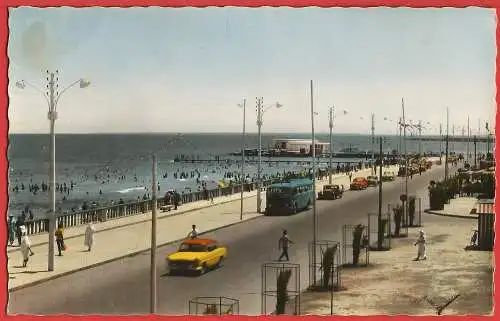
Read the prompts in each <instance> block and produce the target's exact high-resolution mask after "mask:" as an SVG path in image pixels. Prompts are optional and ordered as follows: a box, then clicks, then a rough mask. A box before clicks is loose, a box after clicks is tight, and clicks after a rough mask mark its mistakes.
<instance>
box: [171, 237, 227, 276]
mask: <svg viewBox="0 0 500 321" xmlns="http://www.w3.org/2000/svg"><path fill="white" fill-rule="evenodd" d="M226 257H227V248H225V247H223V246H220V245H218V244H217V242H216V241H215V240H211V239H193V240H184V241H183V242H182V244H181V245H180V246H179V249H178V250H177V252H175V253H172V254H170V255H169V256H168V257H167V264H168V272H169V273H170V274H172V273H173V272H197V273H199V274H200V275H202V274H205V273H206V272H207V271H208V270H210V269H214V268H218V267H220V266H221V264H222V261H223V260H224V259H225V258H226Z"/></svg>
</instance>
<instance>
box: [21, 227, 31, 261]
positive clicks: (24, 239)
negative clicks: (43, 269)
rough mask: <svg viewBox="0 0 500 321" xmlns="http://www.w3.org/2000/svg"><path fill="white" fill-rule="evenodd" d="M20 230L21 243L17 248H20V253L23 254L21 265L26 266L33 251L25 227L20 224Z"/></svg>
mask: <svg viewBox="0 0 500 321" xmlns="http://www.w3.org/2000/svg"><path fill="white" fill-rule="evenodd" d="M20 230H21V244H20V247H19V248H20V250H21V254H22V255H23V267H26V265H28V261H29V258H30V256H31V255H33V254H35V253H33V251H31V241H30V239H29V237H28V234H27V230H26V227H25V226H24V225H23V226H21V228H20Z"/></svg>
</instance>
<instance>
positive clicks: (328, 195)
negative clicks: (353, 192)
mask: <svg viewBox="0 0 500 321" xmlns="http://www.w3.org/2000/svg"><path fill="white" fill-rule="evenodd" d="M343 194H344V192H343V191H342V189H341V188H340V186H338V185H324V186H323V190H322V191H320V192H319V193H318V199H319V200H336V199H337V198H342V195H343Z"/></svg>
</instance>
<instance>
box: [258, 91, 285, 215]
mask: <svg viewBox="0 0 500 321" xmlns="http://www.w3.org/2000/svg"><path fill="white" fill-rule="evenodd" d="M256 101H257V107H256V109H257V129H258V136H259V149H258V150H257V155H258V162H257V213H261V207H262V196H261V190H262V179H261V169H262V131H261V129H262V124H263V121H262V116H263V115H264V113H265V112H266V111H268V110H269V109H271V108H272V107H276V108H281V107H283V106H282V105H281V104H280V103H279V102H276V103H275V104H272V105H269V106H267V108H264V105H263V103H264V98H262V97H257V98H256Z"/></svg>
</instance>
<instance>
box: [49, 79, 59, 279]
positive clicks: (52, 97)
mask: <svg viewBox="0 0 500 321" xmlns="http://www.w3.org/2000/svg"><path fill="white" fill-rule="evenodd" d="M48 73H49V72H48V71H47V74H48ZM56 73H59V72H58V71H56ZM47 80H48V81H49V112H48V114H47V117H48V119H49V121H50V147H49V148H50V169H49V173H50V174H49V177H50V181H49V184H50V205H51V209H52V211H51V213H50V217H49V261H48V270H49V271H54V263H55V262H54V254H55V249H54V244H55V232H56V224H57V218H56V135H55V123H56V119H57V112H56V110H55V109H56V94H55V88H56V87H58V85H57V83H56V82H57V81H58V80H59V77H57V78H56V77H55V75H54V73H50V74H49V75H48V78H47Z"/></svg>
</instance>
